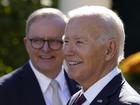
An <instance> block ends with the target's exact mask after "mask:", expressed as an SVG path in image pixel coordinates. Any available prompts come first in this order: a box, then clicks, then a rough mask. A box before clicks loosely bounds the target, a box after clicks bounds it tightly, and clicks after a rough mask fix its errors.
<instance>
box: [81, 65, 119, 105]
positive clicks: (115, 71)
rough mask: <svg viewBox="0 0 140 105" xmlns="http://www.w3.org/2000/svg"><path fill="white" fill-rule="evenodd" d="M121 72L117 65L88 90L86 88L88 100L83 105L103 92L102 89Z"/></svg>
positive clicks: (85, 94)
mask: <svg viewBox="0 0 140 105" xmlns="http://www.w3.org/2000/svg"><path fill="white" fill-rule="evenodd" d="M119 73H120V70H119V69H118V68H117V67H116V68H114V69H113V70H112V71H111V72H109V73H108V74H107V75H106V76H104V77H103V78H101V79H100V80H99V81H97V82H96V83H94V84H93V85H92V86H91V87H90V88H89V89H88V90H86V91H85V92H84V91H83V94H84V96H85V98H86V101H85V102H84V103H83V104H82V105H89V104H90V103H91V102H92V101H93V100H94V99H95V97H96V96H97V95H98V94H99V93H100V92H101V90H102V89H103V88H104V87H105V86H106V85H107V84H108V83H109V82H110V81H111V80H112V79H113V78H114V77H115V76H116V75H117V74H119Z"/></svg>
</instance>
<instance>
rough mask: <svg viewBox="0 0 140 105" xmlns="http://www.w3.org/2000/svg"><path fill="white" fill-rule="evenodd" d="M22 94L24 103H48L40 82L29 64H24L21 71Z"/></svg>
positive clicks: (37, 104) (31, 104)
mask: <svg viewBox="0 0 140 105" xmlns="http://www.w3.org/2000/svg"><path fill="white" fill-rule="evenodd" d="M20 78H21V82H20V86H21V91H20V94H21V95H20V96H21V99H22V101H21V102H23V103H25V104H24V105H46V104H45V100H44V97H43V94H42V92H41V89H40V86H39V83H38V81H37V79H36V77H35V75H34V73H33V71H32V70H31V67H30V65H29V63H28V64H26V65H25V66H23V68H22V73H21V77H20Z"/></svg>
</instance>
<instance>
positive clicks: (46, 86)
mask: <svg viewBox="0 0 140 105" xmlns="http://www.w3.org/2000/svg"><path fill="white" fill-rule="evenodd" d="M29 64H30V66H31V68H32V70H33V72H34V74H35V76H36V78H37V80H38V82H39V85H40V88H41V91H42V93H43V96H44V99H45V102H46V104H47V105H52V101H53V100H52V93H53V92H52V87H51V86H50V82H51V78H48V77H47V76H45V75H44V74H42V73H41V72H39V71H38V70H36V68H35V67H34V66H33V64H32V62H31V60H30V61H29ZM55 80H56V81H57V82H58V83H59V85H60V89H59V94H60V98H61V101H62V103H63V105H66V104H67V102H68V100H69V99H70V93H69V89H68V86H67V83H66V79H65V76H64V69H63V66H62V70H61V72H60V73H59V74H58V76H57V77H56V78H55Z"/></svg>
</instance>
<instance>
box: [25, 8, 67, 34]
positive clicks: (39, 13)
mask: <svg viewBox="0 0 140 105" xmlns="http://www.w3.org/2000/svg"><path fill="white" fill-rule="evenodd" d="M39 17H46V18H57V19H59V20H61V21H63V22H64V23H66V22H67V17H66V16H65V15H64V14H63V13H62V12H61V11H60V10H59V9H55V8H40V9H38V10H36V11H34V12H33V13H31V15H30V16H29V17H28V19H27V21H26V34H27V33H28V30H29V28H30V25H31V24H32V23H33V22H34V21H35V20H36V19H38V18H39Z"/></svg>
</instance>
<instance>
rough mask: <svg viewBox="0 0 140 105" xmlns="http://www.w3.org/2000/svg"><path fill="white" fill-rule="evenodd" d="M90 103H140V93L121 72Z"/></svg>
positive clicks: (132, 104) (113, 104)
mask: <svg viewBox="0 0 140 105" xmlns="http://www.w3.org/2000/svg"><path fill="white" fill-rule="evenodd" d="M80 92H81V90H80V91H78V92H77V93H76V94H75V97H72V99H71V100H70V102H72V101H74V100H75V99H76V97H77V96H78V95H79V94H80ZM67 105H69V104H67ZM90 105H140V95H139V94H138V93H137V92H136V91H135V90H134V89H133V88H132V87H131V86H130V85H129V84H128V83H127V81H126V80H125V79H124V77H123V76H122V74H121V73H120V74H118V75H117V76H115V77H114V78H113V79H112V80H111V81H110V82H109V83H108V84H107V85H106V86H105V87H104V88H103V90H102V91H101V92H100V93H99V94H98V95H97V96H96V97H95V99H94V100H93V101H92V102H91V104H90Z"/></svg>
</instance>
